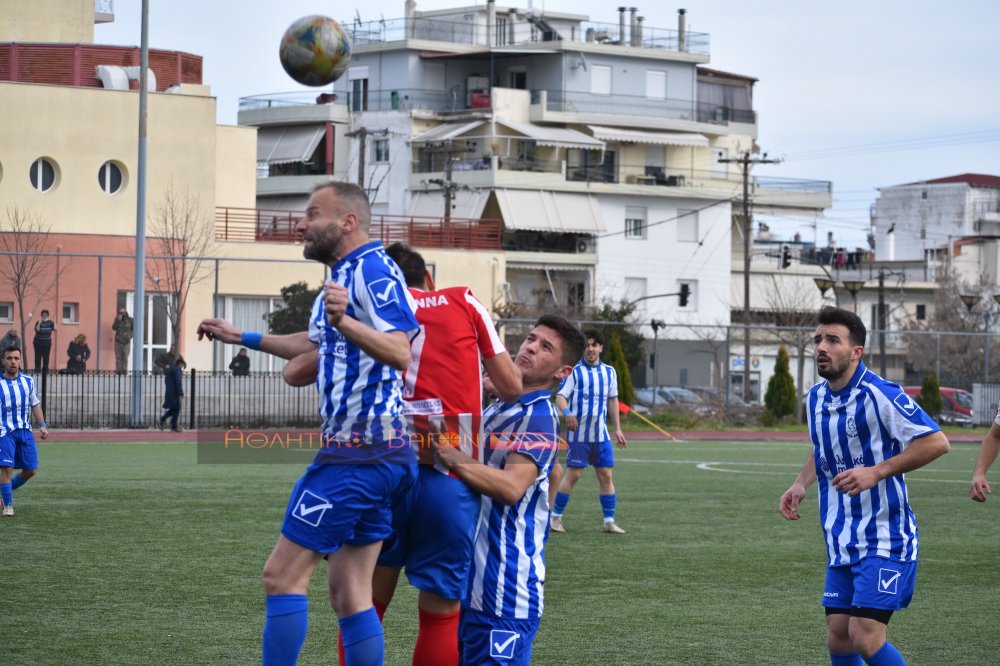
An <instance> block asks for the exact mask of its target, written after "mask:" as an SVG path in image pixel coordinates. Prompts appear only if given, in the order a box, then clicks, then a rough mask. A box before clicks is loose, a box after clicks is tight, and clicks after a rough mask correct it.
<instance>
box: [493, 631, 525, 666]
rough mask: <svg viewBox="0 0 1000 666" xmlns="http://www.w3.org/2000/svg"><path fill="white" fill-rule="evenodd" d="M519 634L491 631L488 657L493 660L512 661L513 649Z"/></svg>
mask: <svg viewBox="0 0 1000 666" xmlns="http://www.w3.org/2000/svg"><path fill="white" fill-rule="evenodd" d="M520 637H521V634H519V633H517V632H516V631H505V630H503V629H493V630H491V631H490V656H491V657H492V658H494V659H513V658H514V648H515V647H516V646H517V639H518V638H520Z"/></svg>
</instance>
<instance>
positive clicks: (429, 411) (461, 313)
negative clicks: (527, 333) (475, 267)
mask: <svg viewBox="0 0 1000 666" xmlns="http://www.w3.org/2000/svg"><path fill="white" fill-rule="evenodd" d="M410 293H411V294H412V295H413V298H414V300H415V301H416V303H417V307H416V310H415V314H416V316H417V322H418V323H419V324H420V332H419V333H418V334H417V337H416V338H414V340H413V343H412V345H411V346H410V365H409V366H408V367H407V368H406V372H405V373H404V375H403V399H404V400H405V401H406V402H405V404H404V408H403V412H404V414H406V415H407V417H408V418H409V419H410V424H411V426H412V427H411V431H412V437H413V440H414V444H415V445H416V446H417V448H418V456H419V459H420V462H422V463H424V464H429V463H431V462H432V459H433V456H432V452H431V449H430V445H429V443H428V439H429V438H430V437H445V438H447V439H448V440H449V441H450V442H451V443H452V444H454V443H456V442H457V443H458V444H459V446H460V448H461V450H462V451H463V452H465V453H466V454H468V455H470V456H472V457H473V458H475V459H476V460H480V461H481V455H480V449H479V433H480V427H481V423H482V413H483V406H482V394H483V386H482V367H481V362H482V359H484V358H492V357H494V356H496V355H497V354H503V353H506V351H507V349H506V347H504V344H503V341H502V340H501V339H500V335H499V334H498V333H497V330H496V327H495V326H494V325H493V319H492V318H491V317H490V313H489V311H488V310H487V309H486V308H485V307H484V306H483V304H482V303H480V302H479V301H478V300H477V299H476V297H475V296H473V295H472V292H471V291H470V290H469V288H468V287H450V288H448V289H441V290H438V291H422V290H420V289H415V288H410ZM442 471H443V468H442Z"/></svg>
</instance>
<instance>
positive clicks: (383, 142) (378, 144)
mask: <svg viewBox="0 0 1000 666" xmlns="http://www.w3.org/2000/svg"><path fill="white" fill-rule="evenodd" d="M372 145H373V147H374V153H375V161H376V162H388V161H389V139H375V142H374V143H373V144H372Z"/></svg>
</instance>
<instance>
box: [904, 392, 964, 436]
mask: <svg viewBox="0 0 1000 666" xmlns="http://www.w3.org/2000/svg"><path fill="white" fill-rule="evenodd" d="M903 390H904V391H905V392H906V395H908V396H910V397H916V396H918V395H920V387H919V386H904V387H903ZM940 391H941V400H943V401H944V411H943V412H941V417H940V419H939V421H940V422H941V423H947V424H951V425H960V426H962V427H963V428H971V427H972V394H971V393H969V392H968V391H963V390H962V389H957V388H948V387H946V386H942V387H941V389H940Z"/></svg>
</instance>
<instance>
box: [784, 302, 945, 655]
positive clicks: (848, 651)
mask: <svg viewBox="0 0 1000 666" xmlns="http://www.w3.org/2000/svg"><path fill="white" fill-rule="evenodd" d="M813 340H814V343H815V345H816V349H815V355H816V367H817V370H818V372H819V375H820V377H822V378H823V379H825V380H826V381H823V382H820V383H819V384H817V385H815V386H814V387H812V389H810V391H809V394H808V398H807V404H808V410H807V413H808V415H809V435H810V438H811V439H812V444H813V450H812V451H811V452H810V454H809V457H808V458H807V460H806V463H805V465H804V466H803V467H802V470H801V471H800V472H799V474H798V476H797V477H796V479H795V482H794V483H793V484H792V485H791V487H790V488H789V489H788V490H787V491H785V494H784V495H782V496H781V500H780V502H779V503H778V508H779V511H780V512H781V515H782V516H784V517H785V518H786V519H788V520H798V519H799V517H800V516H799V513H798V507H799V504H800V503H801V502H802V499H803V498H804V497H805V492H806V488H807V487H809V486H810V485H811V484H812V483H814V482H818V490H819V518H820V523H821V524H822V526H823V533H824V536H825V541H826V545H827V554H828V558H829V559H828V566H827V570H826V584H825V587H824V590H823V606H825V607H826V620H827V639H826V643H827V648H828V650H829V652H830V661H831V663H832V664H833V666H861V663H862V659H864V662H865V663H867V664H870V665H871V666H899V665H900V664H905V663H906V662H905V661H904V660H903V657H902V656H901V655H900V653H899V651H898V650H897V649H896V648H895V646H893V645H892V643H889V642H888V640H887V633H888V624H889V619H890V618H891V617H892V614H893V612H894V611H897V610H900V609H903V608H906V607H907V606H908V605H909V603H910V599H911V598H912V596H913V589H914V583H915V581H916V575H917V555H918V551H919V545H918V539H917V523H916V519H915V518H914V515H913V511H912V510H911V509H910V505H909V496H908V493H907V488H906V481H905V479H904V477H903V474H904V472H909V471H912V470H915V469H919V468H921V467H923V466H924V465H927V464H928V463H930V462H931V461H933V460H934V459H936V458H938V457H939V456H941V455H943V454H945V453H947V452H948V450H949V448H950V445H949V444H948V439H947V438H946V437H945V436H944V434H943V433H942V432H941V430H940V428H938V426H937V424H936V423H934V421H932V420H931V419H930V417H928V416H927V414H925V413H924V411H923V410H922V409H920V407H919V405H917V404H916V403H915V402H913V400H911V399H910V397H909V396H907V395H906V393H904V392H903V390H902V389H901V388H900V387H899V386H898V385H896V384H893V383H891V382H887V381H886V380H884V379H882V378H881V377H879V376H878V375H876V374H875V373H873V372H872V371H871V370H869V369H868V368H867V367H866V366H865V364H864V362H863V361H862V360H861V359H862V356H863V355H864V351H865V349H864V343H865V327H864V324H863V323H862V322H861V319H860V318H859V317H858V316H857V315H856V314H854V313H853V312H848V311H846V310H841V309H839V308H833V307H825V308H823V309H822V310H820V313H819V326H818V327H817V328H816V335H815V337H814V339H813Z"/></svg>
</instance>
